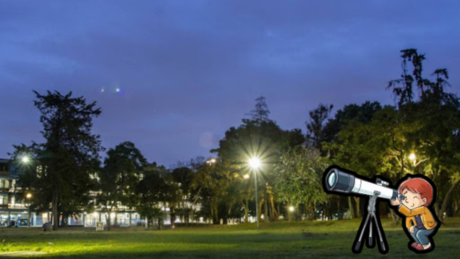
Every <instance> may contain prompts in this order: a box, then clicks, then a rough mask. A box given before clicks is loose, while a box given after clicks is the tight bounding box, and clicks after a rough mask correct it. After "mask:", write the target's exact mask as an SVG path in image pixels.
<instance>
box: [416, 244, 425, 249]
mask: <svg viewBox="0 0 460 259" xmlns="http://www.w3.org/2000/svg"><path fill="white" fill-rule="evenodd" d="M415 249H417V250H418V251H422V250H425V249H424V248H423V246H422V245H420V244H417V247H416V248H415Z"/></svg>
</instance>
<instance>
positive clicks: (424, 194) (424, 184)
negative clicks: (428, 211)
mask: <svg viewBox="0 0 460 259" xmlns="http://www.w3.org/2000/svg"><path fill="white" fill-rule="evenodd" d="M404 189H408V190H409V191H411V192H415V193H419V194H420V197H421V198H422V199H423V198H425V199H426V204H425V205H424V206H425V207H427V206H428V205H430V203H431V201H432V200H433V187H432V186H431V184H430V183H429V182H428V181H426V180H425V179H423V178H418V177H417V178H409V179H407V180H405V181H404V182H403V183H402V184H401V185H400V186H399V189H398V192H399V193H402V192H403V190H404Z"/></svg>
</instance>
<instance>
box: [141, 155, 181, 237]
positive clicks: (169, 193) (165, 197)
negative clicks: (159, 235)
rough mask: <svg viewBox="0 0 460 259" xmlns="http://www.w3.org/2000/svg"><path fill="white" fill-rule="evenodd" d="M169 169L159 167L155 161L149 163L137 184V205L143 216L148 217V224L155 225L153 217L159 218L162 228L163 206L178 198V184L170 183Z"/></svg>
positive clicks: (159, 225) (159, 226)
mask: <svg viewBox="0 0 460 259" xmlns="http://www.w3.org/2000/svg"><path fill="white" fill-rule="evenodd" d="M167 174H168V171H167V170H166V169H165V168H164V167H157V165H156V164H155V163H153V164H151V165H148V166H147V167H146V168H145V170H144V177H143V179H142V180H141V181H140V182H139V184H138V185H137V186H136V193H137V194H138V195H139V204H138V206H136V209H137V212H138V213H139V215H141V217H143V218H145V219H147V222H148V224H147V226H149V227H150V226H151V225H153V219H154V218H157V219H158V228H159V229H161V225H162V218H163V211H162V208H161V207H162V206H163V208H164V207H166V203H167V202H168V201H171V200H173V199H175V198H176V194H177V189H176V185H175V184H172V185H171V183H168V180H167V179H166V178H167V177H165V176H167Z"/></svg>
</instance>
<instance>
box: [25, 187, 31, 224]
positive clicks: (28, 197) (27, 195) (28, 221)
mask: <svg viewBox="0 0 460 259" xmlns="http://www.w3.org/2000/svg"><path fill="white" fill-rule="evenodd" d="M31 198H32V193H30V192H28V193H27V194H26V199H27V203H28V206H27V212H28V214H27V228H30V205H31V204H30V199H31Z"/></svg>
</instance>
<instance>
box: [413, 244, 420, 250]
mask: <svg viewBox="0 0 460 259" xmlns="http://www.w3.org/2000/svg"><path fill="white" fill-rule="evenodd" d="M419 245H420V244H418V243H412V245H411V246H412V247H413V248H415V249H417V246H419Z"/></svg>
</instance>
